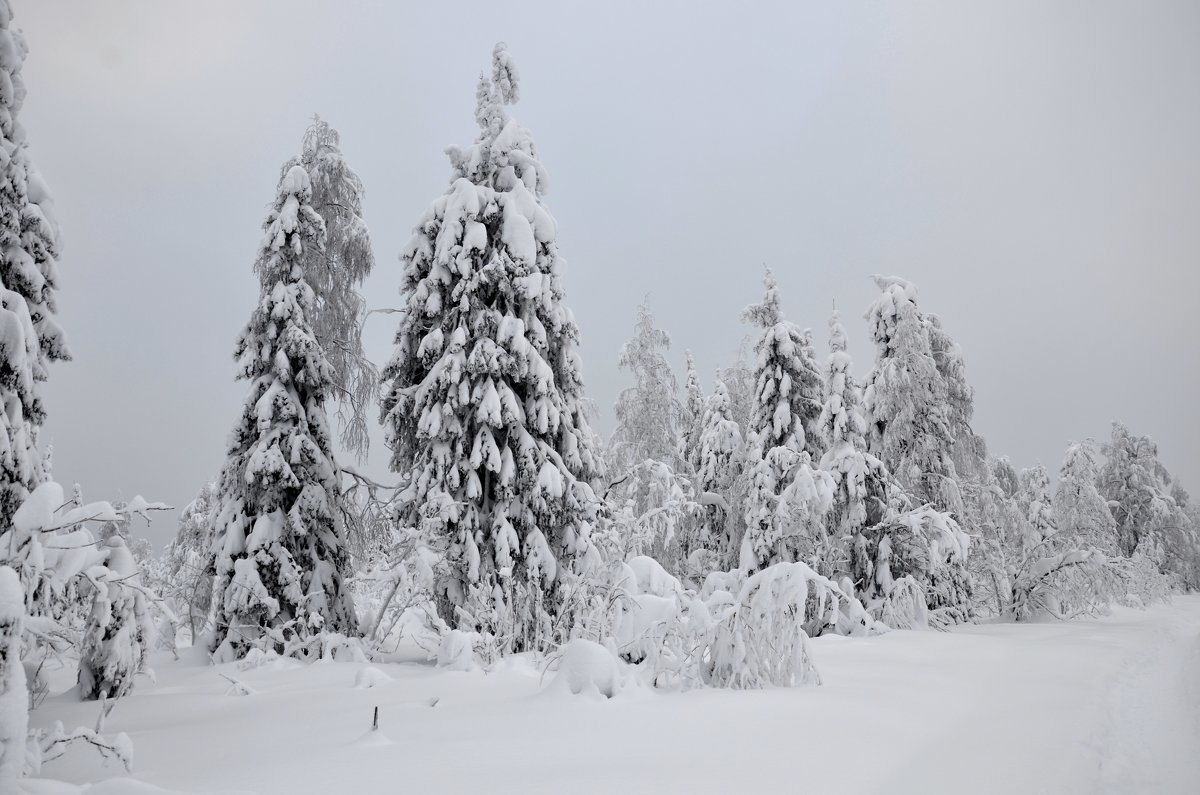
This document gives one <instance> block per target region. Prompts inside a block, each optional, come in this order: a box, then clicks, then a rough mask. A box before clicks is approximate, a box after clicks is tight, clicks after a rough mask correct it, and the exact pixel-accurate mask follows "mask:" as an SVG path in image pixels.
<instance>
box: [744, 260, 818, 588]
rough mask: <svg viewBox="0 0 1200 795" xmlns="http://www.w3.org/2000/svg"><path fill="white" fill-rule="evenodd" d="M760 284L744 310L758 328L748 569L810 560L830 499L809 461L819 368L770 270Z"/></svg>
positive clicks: (815, 435) (747, 511)
mask: <svg viewBox="0 0 1200 795" xmlns="http://www.w3.org/2000/svg"><path fill="white" fill-rule="evenodd" d="M763 283H764V285H765V287H766V293H765V295H764V297H763V301H762V303H760V304H753V305H751V306H749V307H747V308H746V310H745V312H744V313H743V317H744V318H745V319H746V320H748V321H750V322H752V323H754V324H755V325H757V326H758V327H759V328H761V329H762V331H761V335H760V337H759V339H758V343H757V344H756V345H755V353H756V355H757V358H756V360H755V367H754V382H755V392H754V404H753V410H752V411H753V413H752V415H751V419H750V429H749V431H750V432H749V434H748V439H747V462H746V470H745V473H746V477H747V479H748V488H747V491H746V497H745V501H744V506H743V511H744V514H745V519H746V531H745V535H744V536H743V538H742V542H741V563H740V565H741V567H742V568H743V569H746V570H748V571H751V572H753V571H757V570H758V569H761V568H765V567H766V566H769V565H771V564H772V563H778V562H793V561H798V560H806V561H811V560H812V559H813V557H814V556H815V555H816V554H817V552H818V550H819V548H820V545H821V539H822V538H823V535H824V527H823V517H824V515H825V512H826V511H827V510H828V509H829V507H830V505H831V503H832V499H833V480H832V478H831V477H830V476H829V474H828V473H826V472H821V471H819V470H814V469H813V468H812V456H813V455H817V456H820V455H821V451H822V445H821V444H820V443H819V441H818V440H819V439H820V434H819V432H818V430H817V420H818V418H819V417H820V414H821V392H822V384H821V375H820V373H819V372H816V371H814V369H813V367H812V366H811V364H810V362H809V359H810V358H811V357H807V356H805V355H804V353H803V348H804V345H805V342H804V335H803V333H802V332H801V331H800V329H799V328H797V327H796V325H795V324H793V323H789V322H788V321H787V320H785V319H784V317H783V312H782V310H781V308H780V299H779V287H778V285H777V284H776V282H775V277H774V276H773V275H772V273H771V272H770V271H769V270H768V271H767V272H766V275H765V276H764V279H763Z"/></svg>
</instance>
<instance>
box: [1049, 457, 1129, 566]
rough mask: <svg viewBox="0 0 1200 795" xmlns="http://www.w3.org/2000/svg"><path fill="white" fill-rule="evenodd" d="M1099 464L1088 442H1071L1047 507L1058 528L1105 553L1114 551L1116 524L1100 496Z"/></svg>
mask: <svg viewBox="0 0 1200 795" xmlns="http://www.w3.org/2000/svg"><path fill="white" fill-rule="evenodd" d="M1099 473H1100V464H1099V460H1098V458H1097V454H1096V449H1095V447H1094V446H1093V445H1092V444H1091V443H1090V442H1086V441H1085V442H1072V443H1071V444H1070V445H1069V446H1068V447H1067V452H1066V453H1065V454H1064V455H1063V461H1062V466H1061V467H1060V468H1059V470H1058V485H1057V486H1056V487H1055V489H1054V497H1053V499H1052V501H1051V506H1052V508H1053V510H1054V522H1055V524H1056V525H1057V526H1058V530H1059V532H1060V533H1062V534H1063V535H1065V536H1067V537H1068V538H1074V539H1078V540H1079V542H1081V543H1084V544H1086V545H1088V546H1090V547H1092V548H1094V549H1098V550H1100V551H1102V552H1104V553H1105V554H1106V555H1115V554H1117V523H1116V522H1115V521H1114V520H1113V517H1112V513H1111V512H1110V511H1109V509H1108V501H1107V500H1105V499H1104V498H1103V497H1101V496H1100V491H1099V489H1097V487H1096V478H1097V476H1098V475H1099Z"/></svg>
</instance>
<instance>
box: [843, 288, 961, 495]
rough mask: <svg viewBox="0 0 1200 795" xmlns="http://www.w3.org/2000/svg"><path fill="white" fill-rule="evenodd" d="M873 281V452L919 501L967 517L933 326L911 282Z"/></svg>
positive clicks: (868, 392) (869, 401) (869, 390)
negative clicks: (931, 335) (931, 333)
mask: <svg viewBox="0 0 1200 795" xmlns="http://www.w3.org/2000/svg"><path fill="white" fill-rule="evenodd" d="M874 278H875V283H876V284H877V285H878V286H879V289H880V290H881V291H882V293H881V295H880V296H879V298H877V299H876V300H875V302H874V303H873V304H871V307H870V308H869V309H868V310H867V314H866V318H867V323H868V325H869V326H870V329H871V336H872V338H873V339H874V341H875V349H876V353H875V367H874V369H873V370H872V371H871V374H870V375H869V376H868V378H867V382H866V387H865V390H864V394H863V405H864V408H865V410H866V419H867V427H868V437H867V445H868V449H869V450H870V452H871V453H872V454H873V455H875V456H876V457H877V458H878V459H879V460H880V461H882V462H883V463H884V465H885V466H886V467H887V468H888V471H889V472H891V473H892V474H893V475H894V476H895V477H896V479H897V480H899V481H900V483H901V485H903V486H904V488H905V489H906V490H907V491H908V492H909V493H910V494H911V495H912V496H913V497H914V498H915V499H914V500H913V501H914V503H928V504H931V505H933V506H934V507H935V508H937V509H938V510H942V511H949V512H951V513H952V514H954V515H955V516H957V517H961V516H962V515H963V502H962V496H961V493H960V488H959V484H958V476H957V472H956V470H955V467H954V461H953V450H954V433H953V429H952V427H951V424H950V395H949V388H948V386H947V384H946V379H945V378H944V377H943V375H942V373H941V371H940V370H939V369H938V366H937V362H936V360H935V358H934V354H933V348H932V346H931V344H930V338H929V326H930V324H929V322H928V321H927V319H926V318H925V316H924V315H922V313H921V312H920V310H919V309H918V308H917V291H916V288H915V287H913V285H912V284H910V283H909V282H906V281H904V280H903V279H898V278H895V277H885V276H875V277H874Z"/></svg>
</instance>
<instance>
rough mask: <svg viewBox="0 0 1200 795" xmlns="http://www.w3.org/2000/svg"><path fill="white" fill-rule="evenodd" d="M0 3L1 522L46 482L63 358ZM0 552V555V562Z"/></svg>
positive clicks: (7, 11)
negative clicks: (52, 381)
mask: <svg viewBox="0 0 1200 795" xmlns="http://www.w3.org/2000/svg"><path fill="white" fill-rule="evenodd" d="M12 17H13V14H12V8H11V6H10V4H9V2H8V0H0V307H2V308H0V398H3V411H2V412H0V527H2V526H7V525H8V523H9V521H10V520H11V519H12V516H13V513H14V512H16V510H17V508H18V507H19V506H20V505H21V503H22V501H23V500H24V499H25V497H26V496H27V495H28V494H29V492H31V491H32V490H33V489H34V488H36V487H37V485H38V484H39V483H41V482H42V481H44V480H45V479H46V476H45V473H44V472H43V469H42V460H41V456H40V455H39V454H38V452H37V434H38V429H39V428H40V427H41V425H42V423H43V422H44V421H45V415H46V413H45V407H44V405H43V403H42V399H41V396H40V395H39V382H41V381H44V380H46V376H47V371H48V365H49V363H50V362H52V361H56V360H64V359H69V358H70V352H69V351H68V349H67V343H66V338H65V336H64V335H63V332H62V329H61V328H60V327H59V326H58V323H57V321H56V320H55V317H54V313H55V311H56V309H55V291H56V289H57V286H58V273H57V265H56V258H57V256H58V248H59V242H58V224H57V222H56V221H55V218H54V211H53V208H54V203H53V201H52V200H51V198H50V194H49V191H48V190H47V189H46V185H45V183H44V182H43V181H42V179H41V177H40V176H39V175H38V173H37V170H36V169H35V168H34V165H33V162H32V161H31V160H30V158H29V150H28V145H27V144H26V141H25V131H24V129H23V128H22V126H21V123H20V121H19V120H18V114H19V112H20V110H21V105H22V103H23V102H24V100H25V86H24V82H23V80H22V78H21V67H22V65H23V63H24V61H25V55H26V52H27V48H26V45H25V39H24V37H23V36H22V35H21V33H20V32H19V31H16V30H13V29H11V24H12ZM2 559H3V553H0V560H2Z"/></svg>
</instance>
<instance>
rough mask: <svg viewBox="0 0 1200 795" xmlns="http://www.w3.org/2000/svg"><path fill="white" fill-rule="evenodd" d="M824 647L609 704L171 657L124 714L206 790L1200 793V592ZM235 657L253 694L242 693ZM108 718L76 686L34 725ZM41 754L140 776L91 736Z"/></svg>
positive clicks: (138, 751) (168, 773)
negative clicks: (762, 667)
mask: <svg viewBox="0 0 1200 795" xmlns="http://www.w3.org/2000/svg"><path fill="white" fill-rule="evenodd" d="M814 652H815V657H816V662H817V665H818V666H819V667H820V670H821V675H822V678H823V680H824V684H823V685H822V686H821V687H810V688H799V689H791V690H770V691H753V692H741V691H718V690H697V691H691V692H687V693H659V692H653V691H646V690H638V691H633V692H625V693H622V694H620V695H618V696H617V697H616V698H614V699H612V700H610V701H606V700H603V699H599V698H598V697H597V698H586V697H572V696H568V695H565V694H560V693H557V692H556V693H553V694H547V693H542V692H541V691H542V688H543V686H544V684H545V682H541V681H539V680H540V675H539V672H538V671H536V670H534V669H532V668H531V667H527V666H525V665H524V664H510V665H508V666H506V669H505V670H499V671H494V672H492V673H490V674H486V675H485V674H483V673H481V672H478V671H476V672H471V673H464V672H451V671H445V670H439V669H436V668H433V667H430V666H426V665H419V664H397V665H380V666H375V667H377V668H379V669H380V670H382V671H383V672H385V673H386V674H387V676H388V677H390V680H389V681H383V682H380V683H379V684H377V685H376V686H375V687H373V688H369V689H367V688H361V687H360V688H356V687H355V682H356V679H359V678H361V677H359V672H360V671H361V670H362V669H364V668H366V667H368V666H366V665H360V664H342V663H326V664H316V665H312V666H308V667H292V666H291V665H287V666H286V667H285V666H280V664H279V663H274V664H273V665H274V666H275V668H274V669H272V668H271V667H266V668H260V669H257V670H253V671H248V672H243V671H238V670H237V669H236V667H235V666H219V667H213V666H209V665H205V664H203V663H202V662H201V661H200V660H198V659H194V660H192V661H190V662H189V661H187V660H186V659H185V660H183V661H181V662H178V663H176V662H171V661H168V660H161V659H160V660H159V661H158V665H157V673H158V682H157V684H151V683H150V682H148V681H142V682H140V683H139V684H138V687H137V688H136V690H135V692H134V693H133V695H132V696H130V697H128V698H126V699H125V700H123V701H122V702H121V703H119V704H118V705H117V707H116V709H115V710H114V712H113V713H112V715H111V716H110V718H109V720H108V723H107V726H106V731H107V732H113V733H115V732H118V731H124V732H127V733H128V734H129V735H130V737H132V739H133V742H134V746H135V759H134V763H135V764H134V769H135V772H134V774H133V778H134V779H136V780H138V781H142V782H147V783H151V784H155V785H159V786H162V787H168V788H174V789H179V790H183V791H187V792H195V791H213V790H246V791H252V792H257V793H259V795H268V794H269V793H334V792H337V793H342V792H364V793H374V792H397V791H404V792H418V793H433V792H445V793H456V792H472V793H510V792H511V793H518V792H519V793H530V792H547V793H560V792H561V793H565V792H570V793H573V794H574V793H579V794H581V795H582V794H583V793H611V792H621V793H643V792H644V793H674V792H678V793H708V792H711V793H749V792H783V791H798V790H805V791H831V792H838V793H854V792H864V793H871V792H884V791H887V792H892V793H906V792H911V793H940V792H973V793H986V792H996V793H1033V792H1047V793H1074V792H1078V793H1094V792H1118V793H1123V792H1156V793H1185V792H1188V793H1194V792H1197V791H1200V784H1198V783H1197V782H1200V596H1188V597H1179V598H1177V599H1176V601H1175V602H1174V604H1172V605H1170V606H1160V607H1155V608H1152V609H1151V610H1149V611H1146V612H1139V611H1133V610H1127V609H1117V610H1116V611H1115V612H1114V614H1113V615H1112V616H1110V617H1107V618H1104V619H1100V620H1095V621H1091V620H1085V621H1075V622H1070V623H1040V624H1030V625H1013V624H997V625H985V626H970V627H963V628H959V629H957V630H955V631H953V632H949V633H937V632H894V633H891V634H889V635H885V636H883V637H880V638H864V639H857V638H855V639H851V638H842V637H826V638H820V639H818V640H817V641H815V642H814ZM220 673H226V674H229V675H231V676H235V677H237V678H239V679H241V680H242V681H244V682H245V683H246V684H247V685H249V686H250V687H252V688H253V689H254V690H255V691H256V692H255V693H253V694H251V695H244V696H237V695H230V694H228V693H229V690H230V685H229V682H227V681H226V680H225V679H223V678H221V676H219V674H220ZM551 675H552V674H551ZM551 675H547V677H546V680H545V681H546V682H548V681H549V679H550V676H551ZM434 699H436V704H435V705H433V706H431V705H430V704H431V702H432V701H433V700H434ZM376 705H378V706H379V708H380V714H381V725H382V729H381V731H380V732H378V733H374V734H372V733H370V732H369V731H368V729H369V727H370V722H371V713H372V708H373V707H374V706H376ZM95 716H96V705H94V704H81V703H79V702H78V701H75V700H74V699H73V695H72V694H71V693H63V694H61V695H58V696H55V697H52V698H51V699H50V700H49V701H48V702H47V703H46V704H45V705H43V706H42V708H41V709H39V710H38V711H37V712H36V713H35V715H34V722H35V724H36V725H46V724H47V723H48V722H51V721H53V720H54V719H61V720H63V721H64V723H65V724H66V725H67V726H68V727H70V726H74V725H77V724H84V725H92V724H94V723H95ZM44 773H45V774H47V775H51V776H55V777H57V778H62V779H66V780H68V781H78V782H83V781H88V780H96V779H98V778H108V777H112V776H117V775H122V774H121V773H119V772H118V771H116V770H114V769H112V768H107V769H106V768H104V767H102V766H101V763H100V762H99V761H98V760H97V759H96V757H95V756H94V755H93V754H92V753H90V749H86V748H79V749H73V750H72V751H71V752H70V753H69V754H68V755H67V756H65V757H64V758H63V759H60V760H58V761H56V762H53V763H51V764H50V765H48V767H47V769H46V770H45V771H44ZM122 786H125V787H127V789H122V788H121V787H122ZM110 787H111V788H112V789H111V790H110V789H109V788H110ZM109 791H112V792H122V791H135V790H133V789H132V786H131V785H130V784H129V783H126V784H122V785H118V782H110V783H109V785H108V787H106V788H105V792H109Z"/></svg>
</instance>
